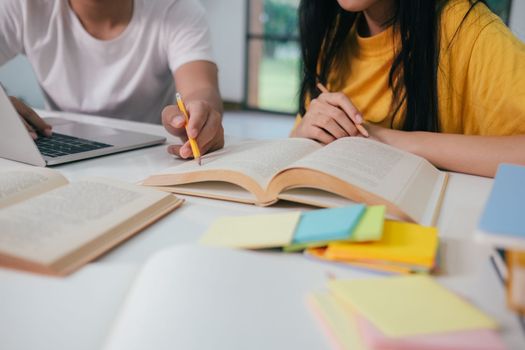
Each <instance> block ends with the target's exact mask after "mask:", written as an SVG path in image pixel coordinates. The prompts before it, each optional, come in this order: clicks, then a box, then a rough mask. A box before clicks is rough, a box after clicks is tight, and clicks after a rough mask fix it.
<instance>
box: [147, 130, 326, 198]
mask: <svg viewBox="0 0 525 350" xmlns="http://www.w3.org/2000/svg"><path fill="white" fill-rule="evenodd" d="M319 148H321V146H320V145H319V144H318V143H316V142H314V141H312V140H308V139H299V138H291V139H283V140H276V141H248V142H242V143H237V144H234V145H227V146H226V147H225V148H223V149H222V150H219V151H216V152H213V153H210V154H207V155H205V156H203V157H202V165H201V166H199V165H198V164H197V162H196V161H189V162H187V163H184V164H182V165H178V166H175V167H171V168H168V169H166V170H164V171H163V172H161V173H160V174H157V175H165V174H184V173H193V172H201V171H210V170H218V171H221V170H227V171H236V172H239V173H242V174H244V175H246V176H248V177H250V178H252V179H253V180H254V181H256V182H257V183H258V184H259V186H260V187H261V188H263V189H265V188H266V186H267V185H268V183H269V181H270V180H271V178H272V177H273V176H274V175H275V174H277V173H278V172H279V171H281V170H283V169H284V168H285V167H287V166H288V165H290V164H292V163H293V162H295V161H297V160H298V159H300V158H302V157H304V156H305V155H307V154H309V153H311V152H313V151H315V150H316V149H319Z"/></svg>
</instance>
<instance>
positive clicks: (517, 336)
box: [0, 112, 525, 350]
mask: <svg viewBox="0 0 525 350" xmlns="http://www.w3.org/2000/svg"><path fill="white" fill-rule="evenodd" d="M46 115H50V116H51V115H52V114H49V113H46ZM70 117H72V118H76V119H77V120H78V119H80V120H89V121H90V122H93V123H97V124H102V125H108V126H115V127H120V128H123V129H129V130H140V131H144V132H150V133H155V134H162V135H166V133H165V132H164V130H163V128H162V127H161V126H156V125H146V124H140V123H132V122H124V121H118V120H110V119H105V118H97V117H82V116H70ZM224 125H225V130H226V134H227V135H228V137H229V138H227V140H231V138H232V137H233V138H275V137H286V136H287V134H288V131H289V130H290V128H291V126H292V125H293V118H289V117H282V116H275V115H262V114H254V113H240V112H239V113H227V114H226V116H225V119H224ZM169 140H173V139H172V138H171V137H169ZM227 142H228V141H227ZM165 148H166V146H158V147H152V148H147V149H143V150H138V151H133V152H127V153H121V154H116V155H112V156H108V157H102V158H98V159H92V160H87V161H82V162H78V163H73V164H67V165H63V166H59V167H56V168H55V169H57V170H59V171H61V172H62V173H63V174H64V175H66V176H67V177H68V178H69V179H70V180H72V181H74V180H76V179H78V178H80V177H83V176H89V175H96V176H105V177H111V178H116V179H120V180H123V181H129V182H136V181H139V180H141V179H143V178H145V177H147V176H148V175H149V174H151V173H153V172H156V171H159V170H162V169H164V168H166V167H168V166H171V165H173V164H175V163H177V162H180V160H176V159H174V158H173V157H172V156H170V155H168V154H167V153H166V151H165ZM8 163H9V164H12V163H11V162H9V161H5V160H2V159H0V166H3V165H5V164H8ZM491 183H492V181H491V180H490V179H485V178H479V177H474V176H467V175H462V174H452V175H451V178H450V182H449V186H448V189H447V192H446V196H445V200H444V203H443V209H442V211H441V216H440V219H439V222H438V226H439V229H440V235H441V238H442V243H443V246H444V251H445V255H446V259H445V260H444V265H443V269H444V271H445V273H444V274H443V276H442V277H439V278H438V279H439V281H440V282H441V283H443V284H444V285H446V286H447V287H449V288H450V289H452V290H454V291H455V292H457V293H458V294H460V295H463V296H464V297H466V298H468V299H470V300H472V301H473V302H474V303H475V304H476V305H478V306H479V307H481V308H482V309H483V310H485V311H486V312H488V313H489V314H491V315H492V316H494V317H495V318H496V319H497V320H498V321H499V322H500V324H501V326H502V328H503V331H502V334H503V336H504V339H505V341H506V343H507V344H508V346H509V348H510V349H525V337H524V335H523V333H522V331H521V329H520V326H519V323H518V320H517V317H516V316H515V314H513V313H511V312H509V311H508V310H507V309H506V307H505V302H504V290H503V287H502V285H501V284H500V282H499V281H498V279H497V276H496V273H495V271H494V270H493V269H492V266H491V265H490V263H489V260H488V254H489V250H488V249H487V248H485V247H480V246H478V245H476V244H475V243H474V242H473V241H472V239H471V237H472V232H473V229H474V227H475V226H476V223H477V219H478V216H479V214H480V211H481V209H482V207H483V205H484V202H485V200H486V198H487V196H488V193H489V191H490V187H491ZM286 207H287V205H286V204H278V205H276V206H273V207H271V208H258V207H255V206H249V205H243V204H235V203H229V202H221V201H214V200H206V199H199V198H191V197H187V202H186V203H185V204H184V205H183V206H182V207H181V208H180V209H178V210H176V211H175V212H173V213H172V214H171V215H169V216H168V217H166V218H165V219H163V220H161V221H160V222H158V223H157V224H155V225H153V226H152V227H150V228H148V229H147V230H146V231H144V232H142V233H141V234H139V235H137V236H136V237H134V238H132V239H131V240H129V241H127V242H125V243H124V244H123V245H121V246H119V247H117V248H116V249H114V250H113V251H111V252H109V253H108V254H106V255H105V256H103V257H102V258H100V259H99V260H97V261H96V262H93V263H91V264H88V265H87V266H86V267H84V268H82V269H81V270H80V271H78V272H76V273H74V274H73V275H72V276H70V277H68V278H65V279H55V278H47V277H40V276H35V275H30V274H25V273H20V272H15V271H11V270H6V269H0V349H2V350H11V349H57V350H58V349H76V350H80V349H98V348H100V346H101V344H102V342H103V340H104V337H105V336H106V335H107V333H108V330H109V328H110V325H111V323H112V321H113V319H114V317H115V316H116V314H117V311H118V309H119V307H120V305H121V301H122V299H123V297H124V295H125V294H126V291H127V289H128V287H129V285H130V284H131V282H132V280H133V277H134V275H135V273H136V272H137V270H138V268H139V267H140V265H141V264H142V263H143V262H144V261H145V260H146V259H147V258H148V257H150V256H151V255H152V254H154V253H155V252H157V251H159V250H160V249H163V248H165V247H168V246H172V245H176V244H184V243H195V242H196V241H197V240H198V238H199V237H200V235H201V234H202V233H203V232H204V230H205V229H206V228H207V226H208V225H209V224H210V223H211V222H212V221H213V220H214V219H215V218H217V217H219V216H223V215H237V214H242V213H258V212H263V211H264V212H271V211H279V210H284V208H286ZM254 254H255V253H254ZM289 258H290V259H303V257H302V256H301V255H295V256H290V257H289ZM347 271H348V272H346V271H345V272H343V275H344V274H345V273H346V274H348V275H352V274H359V273H358V272H353V271H352V270H347ZM312 288H314V290H315V288H316V286H312ZM305 292H307V291H305ZM297 323H298V324H299V325H301V327H302V329H304V333H308V334H310V336H312V337H315V338H316V339H317V341H316V342H315V343H314V344H317V345H315V346H314V345H313V347H314V348H320V345H319V344H323V345H322V347H321V348H328V346H329V345H328V342H327V341H326V339H325V337H324V334H323V333H322V331H321V329H320V328H319V327H317V325H316V324H315V323H313V322H312V320H311V319H309V320H299V319H298V320H297ZM234 335H235V334H234V330H232V336H234ZM269 344H271V342H269ZM282 346H283V347H285V344H282Z"/></svg>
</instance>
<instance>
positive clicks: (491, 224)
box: [478, 164, 525, 248]
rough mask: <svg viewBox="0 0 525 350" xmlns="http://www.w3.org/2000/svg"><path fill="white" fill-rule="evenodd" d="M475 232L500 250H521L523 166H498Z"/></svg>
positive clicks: (524, 224) (524, 241)
mask: <svg viewBox="0 0 525 350" xmlns="http://www.w3.org/2000/svg"><path fill="white" fill-rule="evenodd" d="M478 233H480V234H481V235H482V238H484V239H486V240H487V241H488V242H490V243H493V244H495V245H496V246H500V247H508V248H518V246H519V247H525V167H524V166H519V165H511V164H501V165H500V166H499V168H498V172H497V174H496V177H495V178H494V185H493V187H492V191H491V193H490V196H489V199H488V201H487V204H486V205H485V210H484V212H483V214H482V216H481V220H480V222H479V225H478Z"/></svg>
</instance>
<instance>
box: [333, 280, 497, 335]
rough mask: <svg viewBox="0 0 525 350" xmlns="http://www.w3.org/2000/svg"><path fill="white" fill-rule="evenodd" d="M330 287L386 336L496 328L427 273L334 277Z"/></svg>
mask: <svg viewBox="0 0 525 350" xmlns="http://www.w3.org/2000/svg"><path fill="white" fill-rule="evenodd" d="M329 288H330V290H331V292H332V293H334V295H335V296H336V297H338V298H339V299H340V300H341V301H343V302H344V303H346V304H348V305H349V306H350V307H351V308H352V309H353V310H356V312H358V313H359V314H361V315H362V316H363V317H365V318H366V319H367V320H368V321H370V322H371V323H372V324H373V325H374V326H375V327H376V328H378V329H379V330H380V331H381V332H382V333H383V334H385V335H386V336H388V337H394V338H395V337H409V336H417V335H423V334H435V333H446V332H456V331H467V330H476V329H495V328H497V324H496V322H495V321H494V320H492V319H491V318H490V317H488V316H487V315H485V314H484V313H483V312H481V311H479V310H478V309H476V308H475V307H474V306H472V305H471V304H469V303H467V302H466V301H465V300H463V299H461V298H459V297H458V296H456V295H454V294H453V293H452V292H450V291H448V290H447V289H445V288H444V287H442V286H441V285H439V284H438V283H437V282H435V281H434V280H432V279H431V278H430V277H428V276H423V275H418V276H401V277H386V278H369V279H356V280H333V281H330V282H329Z"/></svg>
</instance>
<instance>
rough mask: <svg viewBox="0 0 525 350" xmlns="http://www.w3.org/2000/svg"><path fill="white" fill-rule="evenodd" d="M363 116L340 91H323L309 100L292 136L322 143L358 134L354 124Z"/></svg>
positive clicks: (359, 122)
mask: <svg viewBox="0 0 525 350" xmlns="http://www.w3.org/2000/svg"><path fill="white" fill-rule="evenodd" d="M362 122H363V117H362V115H361V113H360V112H359V110H358V109H357V108H356V107H355V106H354V105H353V104H352V102H351V101H350V99H349V98H348V97H347V96H346V95H345V94H343V93H342V92H333V93H331V92H323V93H322V94H321V95H319V97H317V98H315V99H313V100H312V101H311V102H310V106H309V108H308V111H306V113H305V115H304V116H303V118H302V120H301V122H300V123H299V125H297V127H296V128H295V129H294V130H293V132H292V134H291V136H292V137H305V138H309V139H312V140H315V141H318V142H321V143H323V144H329V143H330V142H332V141H335V140H336V139H339V138H341V137H347V136H357V135H359V134H360V133H359V130H358V129H357V127H356V124H361V123H362Z"/></svg>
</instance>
